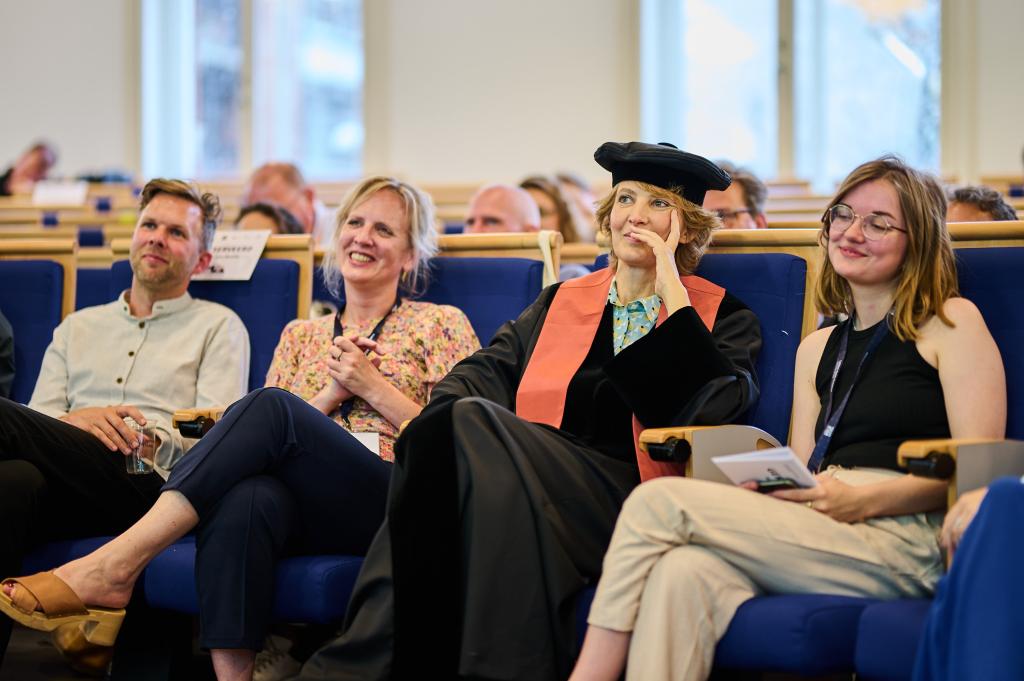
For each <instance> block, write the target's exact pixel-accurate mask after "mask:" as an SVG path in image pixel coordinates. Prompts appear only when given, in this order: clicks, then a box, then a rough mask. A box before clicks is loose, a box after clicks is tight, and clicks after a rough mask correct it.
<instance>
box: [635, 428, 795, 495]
mask: <svg viewBox="0 0 1024 681" xmlns="http://www.w3.org/2000/svg"><path fill="white" fill-rule="evenodd" d="M780 446H781V445H780V444H779V442H778V440H776V439H775V438H774V437H772V436H771V435H769V434H768V433H766V432H764V431H763V430H761V429H759V428H754V427H753V426H741V425H735V424H733V425H725V426H685V427H676V428H648V429H647V430H645V431H643V432H641V433H640V450H641V451H643V452H645V453H646V454H648V455H651V454H652V452H653V457H663V458H669V457H671V458H670V459H669V460H675V461H678V462H684V461H685V462H686V475H687V476H688V477H692V478H697V479H699V480H711V481H714V482H722V483H725V484H727V485H731V484H732V481H730V480H729V478H727V477H725V475H723V474H722V472H721V471H720V470H718V466H716V465H715V464H714V463H712V462H711V457H713V456H721V455H723V454H741V453H743V452H752V451H754V450H758V449H771V448H772V447H780Z"/></svg>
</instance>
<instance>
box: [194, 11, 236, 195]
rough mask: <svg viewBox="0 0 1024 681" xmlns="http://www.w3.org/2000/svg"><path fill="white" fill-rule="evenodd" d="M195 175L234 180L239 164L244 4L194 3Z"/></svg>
mask: <svg viewBox="0 0 1024 681" xmlns="http://www.w3.org/2000/svg"><path fill="white" fill-rule="evenodd" d="M195 54H196V117H195V125H196V130H197V135H196V144H197V148H196V157H195V158H196V172H195V174H196V176H197V177H204V178H209V177H230V176H232V175H236V174H237V173H238V171H239V168H240V166H241V147H242V140H241V130H242V128H241V117H242V109H241V106H242V69H243V66H244V61H245V51H244V49H243V45H242V3H241V0H196V31H195Z"/></svg>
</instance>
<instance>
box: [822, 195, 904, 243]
mask: <svg viewBox="0 0 1024 681" xmlns="http://www.w3.org/2000/svg"><path fill="white" fill-rule="evenodd" d="M857 218H860V229H861V232H862V233H863V234H864V238H865V239H867V240H868V241H878V240H879V239H883V238H885V235H886V233H887V232H888V231H889V230H890V229H893V230H896V231H897V232H903V233H904V234H906V233H907V230H906V229H904V228H903V227H897V226H896V225H893V224H890V223H889V221H888V220H887V219H886V218H885V216H884V215H879V214H878V213H868V214H867V215H858V214H857V213H854V212H853V209H852V208H850V207H849V206H847V205H846V204H845V203H837V204H836V205H834V206H832V207H831V208H829V209H828V210H827V211H825V214H824V215H822V216H821V221H822V222H823V223H824V224H825V227H826V228H827V229H828V235H829V236H833V237H834V236H839V235H840V234H842V233H843V232H845V231H846V230H847V229H849V228H850V225H852V224H853V223H854V221H855V220H856V219H857Z"/></svg>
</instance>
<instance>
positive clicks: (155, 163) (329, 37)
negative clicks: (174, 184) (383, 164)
mask: <svg viewBox="0 0 1024 681" xmlns="http://www.w3.org/2000/svg"><path fill="white" fill-rule="evenodd" d="M142 23H143V40H142V51H143V172H144V173H145V174H146V175H149V176H152V175H158V174H173V175H184V176H189V177H196V178H199V179H218V178H234V177H239V176H243V175H245V174H247V173H248V172H249V171H250V170H251V169H252V167H254V166H257V165H259V164H261V163H263V162H265V161H268V160H282V161H292V162H294V163H296V164H297V165H298V166H299V167H300V168H302V170H303V173H304V174H305V175H306V176H307V177H308V178H310V179H346V178H350V177H356V176H358V175H359V173H360V172H361V167H362V150H363V123H362V85H363V45H362V4H361V2H360V0H143V22H142Z"/></svg>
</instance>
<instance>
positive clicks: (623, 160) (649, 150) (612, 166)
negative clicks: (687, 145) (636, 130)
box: [594, 142, 732, 206]
mask: <svg viewBox="0 0 1024 681" xmlns="http://www.w3.org/2000/svg"><path fill="white" fill-rule="evenodd" d="M594 160H595V161H597V162H598V164H599V165H600V166H601V167H602V168H604V169H605V170H608V171H610V172H611V174H612V185H613V186H614V185H617V184H618V183H619V182H622V181H624V180H634V181H636V182H646V183H647V184H653V185H654V186H655V187H661V188H662V189H669V190H672V189H677V188H679V187H682V191H681V192H678V193H680V194H681V195H682V197H683V198H684V199H686V200H687V201H691V202H693V203H695V204H697V205H698V206H700V205H702V204H703V203H704V193H705V192H707V191H708V190H709V189H716V190H718V191H724V190H725V189H728V187H729V183H730V182H732V178H731V177H729V173H727V172H725V171H724V170H722V169H721V168H719V167H718V166H716V165H715V164H714V163H712V162H711V161H709V160H707V159H706V158H704V157H703V156H697V155H696V154H690V153H687V152H685V151H682V150H680V149H677V148H676V147H675V146H674V145H671V144H669V143H668V142H662V143H660V144H646V143H644V142H627V143H625V144H621V143H619V142H605V143H604V144H602V145H601V146H599V147H598V148H597V151H595V152H594Z"/></svg>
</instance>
